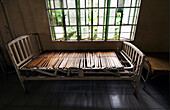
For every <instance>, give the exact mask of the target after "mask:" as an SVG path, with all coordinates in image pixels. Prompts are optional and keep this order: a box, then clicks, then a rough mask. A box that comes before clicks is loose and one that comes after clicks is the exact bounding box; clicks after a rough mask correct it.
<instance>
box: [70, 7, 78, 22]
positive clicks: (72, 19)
mask: <svg viewBox="0 0 170 110" xmlns="http://www.w3.org/2000/svg"><path fill="white" fill-rule="evenodd" d="M69 15H70V25H76V24H77V23H76V21H77V20H76V10H69Z"/></svg>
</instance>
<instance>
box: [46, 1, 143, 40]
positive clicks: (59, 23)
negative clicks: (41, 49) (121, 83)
mask: <svg viewBox="0 0 170 110" xmlns="http://www.w3.org/2000/svg"><path fill="white" fill-rule="evenodd" d="M45 2H46V9H47V14H48V19H49V27H50V31H51V36H52V40H53V41H109V40H134V37H135V32H136V27H137V21H138V16H139V11H140V4H141V0H45Z"/></svg>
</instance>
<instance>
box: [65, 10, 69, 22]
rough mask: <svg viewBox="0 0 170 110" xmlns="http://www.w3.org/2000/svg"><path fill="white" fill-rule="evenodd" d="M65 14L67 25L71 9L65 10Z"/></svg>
mask: <svg viewBox="0 0 170 110" xmlns="http://www.w3.org/2000/svg"><path fill="white" fill-rule="evenodd" d="M64 15H65V25H69V11H68V10H64Z"/></svg>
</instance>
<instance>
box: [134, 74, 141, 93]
mask: <svg viewBox="0 0 170 110" xmlns="http://www.w3.org/2000/svg"><path fill="white" fill-rule="evenodd" d="M135 81H136V83H135V90H134V94H135V95H137V94H138V92H139V85H140V76H137V78H136V80H135Z"/></svg>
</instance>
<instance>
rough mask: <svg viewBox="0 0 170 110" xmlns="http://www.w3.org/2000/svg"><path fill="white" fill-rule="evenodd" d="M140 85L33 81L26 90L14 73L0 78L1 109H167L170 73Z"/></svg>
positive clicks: (125, 82)
mask: <svg viewBox="0 0 170 110" xmlns="http://www.w3.org/2000/svg"><path fill="white" fill-rule="evenodd" d="M142 87H143V83H141V85H140V89H139V94H138V95H137V97H135V96H134V95H133V86H132V85H131V83H130V82H128V81H30V82H29V83H28V89H29V93H28V94H24V92H23V89H22V87H21V85H20V83H19V80H18V78H17V76H16V75H15V74H13V75H10V76H9V77H8V79H7V80H4V79H3V78H0V110H115V109H116V110H122V109H123V110H134V109H135V110H140V109H141V110H144V109H147V110H148V109H151V110H168V109H170V106H169V104H168V100H169V98H168V96H169V91H168V77H166V76H163V77H159V78H157V79H155V80H152V81H150V82H149V83H148V85H147V87H146V91H144V90H143V89H142Z"/></svg>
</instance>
